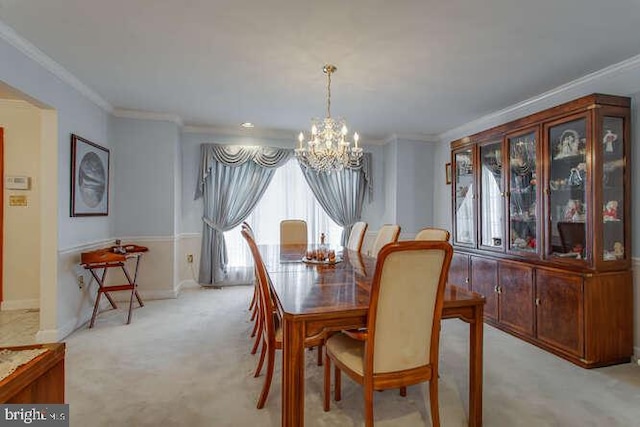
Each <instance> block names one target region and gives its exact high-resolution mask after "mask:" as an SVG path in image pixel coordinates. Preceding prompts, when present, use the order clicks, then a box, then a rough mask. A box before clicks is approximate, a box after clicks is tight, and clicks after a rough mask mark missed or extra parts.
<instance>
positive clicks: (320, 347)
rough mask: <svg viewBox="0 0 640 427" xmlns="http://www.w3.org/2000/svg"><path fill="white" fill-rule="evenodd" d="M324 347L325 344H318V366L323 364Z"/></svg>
mask: <svg viewBox="0 0 640 427" xmlns="http://www.w3.org/2000/svg"><path fill="white" fill-rule="evenodd" d="M323 348H324V345H323V344H322V343H321V344H320V345H319V346H318V366H322V349H323Z"/></svg>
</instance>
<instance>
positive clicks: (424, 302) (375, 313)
mask: <svg viewBox="0 0 640 427" xmlns="http://www.w3.org/2000/svg"><path fill="white" fill-rule="evenodd" d="M452 254H453V249H452V247H451V245H450V244H449V243H447V242H438V241H403V242H397V243H393V244H390V245H387V246H385V247H384V248H383V249H382V250H381V251H380V254H379V256H378V259H377V262H376V269H375V273H374V277H373V282H372V284H371V292H370V299H369V312H368V313H369V314H368V317H367V328H366V329H361V330H352V331H342V332H341V333H339V334H336V335H333V336H332V337H331V338H328V339H327V340H326V342H325V361H324V362H325V363H324V410H325V411H328V410H329V406H330V403H329V400H330V399H329V395H330V388H331V363H332V362H333V364H334V365H335V391H334V393H335V400H336V401H338V400H340V398H341V390H340V383H341V379H340V377H341V372H342V371H344V372H345V373H346V374H347V375H348V376H349V377H351V378H352V379H353V380H354V381H355V382H357V383H358V384H360V385H362V386H363V392H364V414H365V425H366V426H367V427H370V426H373V391H374V390H384V389H389V388H400V390H401V394H402V395H404V394H403V391H404V392H405V393H406V387H407V386H410V385H414V384H418V383H421V382H424V381H429V402H430V408H431V423H432V425H433V426H439V425H440V416H439V408H438V352H439V340H440V320H441V318H442V307H443V304H444V289H445V285H446V283H447V275H448V272H449V265H450V263H451V257H452ZM398 307H402V309H398Z"/></svg>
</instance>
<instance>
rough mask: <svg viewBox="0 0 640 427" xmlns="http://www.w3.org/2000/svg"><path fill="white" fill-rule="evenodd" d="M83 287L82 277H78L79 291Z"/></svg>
mask: <svg viewBox="0 0 640 427" xmlns="http://www.w3.org/2000/svg"><path fill="white" fill-rule="evenodd" d="M83 286H84V276H82V275H79V276H78V287H79V288H80V289H82V287H83Z"/></svg>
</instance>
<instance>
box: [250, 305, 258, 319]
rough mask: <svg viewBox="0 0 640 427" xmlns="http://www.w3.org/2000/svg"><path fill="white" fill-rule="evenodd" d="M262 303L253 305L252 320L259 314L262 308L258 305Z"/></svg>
mask: <svg viewBox="0 0 640 427" xmlns="http://www.w3.org/2000/svg"><path fill="white" fill-rule="evenodd" d="M259 305H260V303H256V304H254V305H253V313H251V320H255V319H256V315H257V314H258V311H259V310H260V308H259V307H258V306H259Z"/></svg>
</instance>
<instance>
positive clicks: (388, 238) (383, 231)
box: [368, 224, 400, 258]
mask: <svg viewBox="0 0 640 427" xmlns="http://www.w3.org/2000/svg"><path fill="white" fill-rule="evenodd" d="M399 235H400V226H399V225H397V224H385V225H383V226H382V227H380V230H378V234H377V235H376V238H375V240H374V241H373V244H372V245H371V248H370V249H369V251H368V255H369V256H372V257H374V258H375V257H377V256H378V252H380V249H382V247H383V246H384V245H386V244H387V243H392V242H396V241H397V240H398V236H399Z"/></svg>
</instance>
